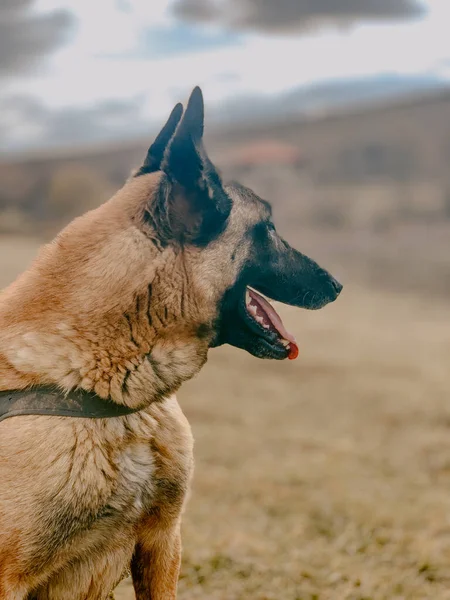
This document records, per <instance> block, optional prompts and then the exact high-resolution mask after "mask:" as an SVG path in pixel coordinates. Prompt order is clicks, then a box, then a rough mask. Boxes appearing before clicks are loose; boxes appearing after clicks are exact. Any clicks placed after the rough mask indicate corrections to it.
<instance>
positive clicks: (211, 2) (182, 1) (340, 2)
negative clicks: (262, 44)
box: [174, 0, 424, 33]
mask: <svg viewBox="0 0 450 600" xmlns="http://www.w3.org/2000/svg"><path fill="white" fill-rule="evenodd" d="M423 10H424V9H423V5H421V4H419V3H418V2H416V1H415V0H220V1H218V0H176V2H175V4H174V14H175V15H176V16H177V17H179V18H181V19H184V20H188V21H195V22H214V23H222V24H224V25H226V26H230V27H233V28H236V29H242V30H245V29H249V30H259V31H265V32H269V33H270V32H272V33H273V32H289V31H299V30H302V29H309V28H314V27H317V26H320V25H323V24H328V23H334V24H340V23H342V24H347V23H352V22H354V21H358V20H396V19H405V18H410V17H415V16H418V15H420V14H422V13H423Z"/></svg>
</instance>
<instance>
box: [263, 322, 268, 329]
mask: <svg viewBox="0 0 450 600" xmlns="http://www.w3.org/2000/svg"><path fill="white" fill-rule="evenodd" d="M263 327H264V329H270V326H269V325H268V323H266V322H265V321H264V323H263Z"/></svg>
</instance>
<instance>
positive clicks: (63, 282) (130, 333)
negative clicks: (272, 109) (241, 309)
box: [0, 88, 338, 600]
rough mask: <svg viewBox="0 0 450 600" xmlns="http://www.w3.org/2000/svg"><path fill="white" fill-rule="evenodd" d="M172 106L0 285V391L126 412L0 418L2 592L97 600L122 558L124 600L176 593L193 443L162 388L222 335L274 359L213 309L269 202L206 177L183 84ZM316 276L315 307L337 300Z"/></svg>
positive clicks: (196, 119)
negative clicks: (100, 199) (126, 411)
mask: <svg viewBox="0 0 450 600" xmlns="http://www.w3.org/2000/svg"><path fill="white" fill-rule="evenodd" d="M181 113H182V108H181V106H179V105H178V106H177V107H176V108H175V109H174V112H173V113H172V115H171V117H170V119H169V121H168V123H167V124H166V126H165V128H164V129H163V130H162V132H161V134H160V135H159V136H158V138H157V140H156V141H155V143H154V144H153V145H152V147H151V148H150V150H149V153H148V156H147V158H146V160H145V162H144V165H143V166H142V167H141V169H140V170H139V171H138V172H137V173H136V175H135V176H133V177H132V178H130V180H129V181H128V182H126V184H125V186H124V187H123V188H122V189H121V190H120V191H119V192H118V193H117V194H116V195H115V196H114V197H113V198H112V199H111V200H110V201H109V202H107V203H106V204H104V205H102V206H100V207H99V208H98V209H96V210H94V211H91V212H89V213H87V214H85V215H83V216H81V217H80V218H78V219H76V220H75V221H73V222H72V223H71V224H70V225H69V226H68V227H67V228H66V229H64V230H63V231H62V232H61V233H60V234H59V235H58V237H57V238H56V239H55V240H54V241H53V242H51V243H50V244H48V245H47V246H44V247H43V249H42V250H41V252H40V254H39V256H38V257H37V259H36V260H35V262H34V263H33V264H32V265H31V266H30V268H29V269H28V270H27V271H26V272H25V273H23V274H22V275H21V276H20V277H19V278H18V279H17V280H16V281H15V282H14V283H13V284H12V285H10V286H9V287H8V288H7V289H6V290H4V291H3V292H2V293H1V295H0V330H1V338H0V389H2V390H10V389H26V388H28V387H30V386H34V385H53V386H55V387H57V388H59V389H60V390H61V392H62V393H63V392H64V391H67V390H71V389H76V388H82V389H84V390H89V391H95V392H96V393H97V394H98V395H99V396H100V397H102V398H109V399H112V400H113V401H115V402H117V403H121V404H125V405H127V406H130V407H133V408H136V407H139V408H141V410H140V411H139V412H137V413H135V414H131V415H128V416H123V417H115V418H110V419H98V420H90V419H72V418H70V417H69V418H67V417H48V416H20V417H12V418H10V419H7V420H6V421H4V422H2V424H1V425H0V482H1V484H0V600H68V599H69V598H70V600H102V599H105V598H107V597H108V594H109V593H110V591H111V589H112V588H113V587H114V585H115V584H116V583H117V582H118V581H119V580H120V578H121V576H122V574H123V572H124V571H126V569H127V568H129V567H131V573H132V577H133V583H134V587H135V591H136V597H137V599H138V600H144V599H145V600H149V599H150V598H151V599H152V600H173V599H175V598H176V585H177V578H178V571H179V564H180V519H181V513H182V510H183V506H184V503H185V499H186V495H187V492H188V488H189V481H190V479H191V474H192V467H193V455H192V447H193V440H192V435H191V430H190V427H189V424H188V422H187V421H186V419H185V417H184V415H183V413H182V411H181V409H180V407H179V405H178V403H177V401H176V399H175V396H174V395H173V394H174V392H175V391H176V390H177V389H178V387H179V386H180V385H181V383H182V382H183V381H186V380H188V379H189V378H191V377H193V376H194V375H195V374H196V373H197V372H198V371H199V370H200V368H201V367H202V366H203V364H204V363H205V361H206V358H207V352H208V349H209V348H210V347H211V346H214V345H219V344H220V343H224V342H226V341H228V342H229V343H234V344H235V345H237V346H239V347H242V348H246V349H247V350H249V351H251V352H252V353H254V354H255V355H257V356H269V355H270V352H272V353H273V356H271V357H273V358H285V355H282V353H283V352H284V349H283V347H281V349H280V348H277V347H276V345H274V346H273V348H272V350H271V346H270V345H263V341H261V339H262V338H261V339H260V338H258V336H257V335H255V333H252V332H247V333H242V335H241V334H239V335H237V334H236V340H237V341H236V342H235V341H233V340H234V338H233V337H232V336H231V333H229V332H231V330H232V328H231V326H228V325H227V323H228V321H227V319H226V318H225V316H224V315H226V314H228V313H227V311H229V306H231V304H230V301H229V300H227V303H225V304H224V297H225V296H226V297H227V298H229V294H230V290H233V289H234V288H235V286H236V285H237V283H238V282H240V281H241V279H242V277H243V273H244V272H245V273H246V272H247V271H246V265H247V264H249V263H250V262H252V261H253V263H252V264H256V263H255V256H256V253H255V248H257V247H258V246H257V244H258V243H262V242H261V240H260V239H259V238H258V239H259V241H255V239H256V237H258V235H259V237H261V231H259V230H258V226H259V225H261V223H263V224H264V223H265V224H267V223H269V221H270V210H269V207H268V205H267V203H265V202H263V201H261V200H260V199H258V198H257V197H256V196H255V195H253V194H252V193H251V192H250V191H248V190H244V188H240V187H239V186H232V187H229V188H224V187H223V186H222V183H221V181H220V177H219V176H218V174H217V172H216V171H215V170H214V168H213V166H212V165H211V163H210V161H209V159H208V158H207V156H206V154H205V152H204V150H203V146H202V144H201V137H202V133H203V102H202V98H201V93H200V91H199V90H198V88H197V89H196V90H195V91H194V93H193V95H192V96H191V99H190V102H189V104H188V108H187V109H186V111H185V113H184V116H183V118H181ZM180 118H181V121H180ZM174 132H175V133H174ZM264 227H265V225H264ZM260 229H261V228H260ZM258 231H259V233H258ZM270 235H272V233H271V234H270ZM274 235H275V234H273V236H274ZM255 236H256V237H255ZM273 236H272V237H273ZM280 240H281V238H277V239H275V238H274V237H273V240H272V242H273V247H274V248H278V249H280V252H281V249H283V252H286V248H288V246H287V244H286V245H285V246H282V245H283V244H285V242H283V241H282V240H281V241H280ZM263 242H264V244H266V245H267V240H266V241H264V240H263ZM255 244H256V246H255ZM291 250H292V249H290V250H289V252H291ZM292 252H294V251H293V250H292ZM298 254H299V253H298ZM289 256H291V255H289ZM293 256H294V255H292V256H291V258H292V257H293ZM299 256H302V260H303V259H305V260H306V257H303V255H300V254H299ZM264 257H265V258H264V260H268V259H267V256H266V255H265V254H264ZM292 260H293V259H292ZM308 260H309V259H308ZM308 264H309V263H308ZM310 264H311V265H313V266H314V268H316V267H317V265H315V263H313V261H310ZM280 265H281V263H280ZM280 265H278V267H280ZM281 266H282V265H281ZM278 267H277V268H278ZM272 268H274V267H273V265H272ZM308 268H310V267H308ZM317 269H318V271H317V273H318V275H317V277H318V280H319V279H320V285H319V284H317V286H316V287H317V294H319V295H317V294H316V296H315V298H316V300H315V302H316V304H317V306H311V307H314V308H316V307H318V305H319V304H320V303H322V304H324V303H326V302H327V301H330V300H332V299H334V297H335V296H336V295H337V294H336V292H335V291H334V292H332V291H331V289H332V288H333V286H334V289H336V282H335V283H333V284H332V285H331V284H330V283H329V281H331V278H330V279H329V280H327V281H325V279H326V277H325V275H324V273H326V272H325V271H323V270H321V269H320V268H319V267H317ZM326 275H327V276H328V274H326ZM310 276H311V274H310V273H309V271H308V277H310ZM328 277H330V276H328ZM284 279H286V277H284ZM291 279H292V278H291ZM291 279H289V281H291ZM286 281H287V279H286ZM333 281H334V280H333ZM330 285H331V287H330ZM326 286H328V287H326ZM325 287H326V290H325V291H324V289H325ZM319 288H320V289H319ZM337 293H338V292H337ZM227 294H228V296H227ZM320 294H322V296H320ZM319 296H320V298H321V299H322V300H320V298H319ZM299 297H300V296H299ZM291 300H292V301H291V303H293V304H297V305H301V304H300V302H295V301H294V299H293V298H291ZM286 301H290V300H289V299H286ZM236 320H237V318H236ZM219 330H220V331H222V333H220V332H219ZM242 331H243V330H242ZM249 331H250V330H249ZM227 335H230V336H231V337H230V338H229V339H228V338H227ZM265 343H266V342H265ZM277 353H278V354H277Z"/></svg>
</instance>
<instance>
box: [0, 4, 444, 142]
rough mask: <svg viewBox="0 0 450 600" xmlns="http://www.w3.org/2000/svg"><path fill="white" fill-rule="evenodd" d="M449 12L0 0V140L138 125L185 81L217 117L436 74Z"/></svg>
mask: <svg viewBox="0 0 450 600" xmlns="http://www.w3.org/2000/svg"><path fill="white" fill-rule="evenodd" d="M449 22H450V0H428V2H426V0H417V1H415V0H0V150H3V151H4V150H18V149H19V150H20V149H25V148H30V147H39V146H43V145H46V146H58V145H67V144H70V145H74V144H79V143H89V142H100V141H104V140H107V139H114V138H115V139H119V138H125V137H129V138H132V137H134V136H136V135H143V134H144V135H145V133H146V131H149V130H152V128H153V127H154V125H155V123H158V121H160V120H161V119H164V117H165V116H166V115H167V113H168V111H169V110H170V108H171V107H172V105H173V104H174V103H175V102H177V101H179V100H185V99H186V96H187V94H188V93H189V90H190V89H191V88H192V87H193V86H194V85H197V84H198V85H201V86H202V88H203V91H204V94H205V97H206V101H207V106H208V110H209V112H210V114H211V115H212V117H218V116H220V114H221V111H222V114H224V112H223V111H225V110H226V109H227V107H228V109H229V107H230V106H231V107H233V106H237V105H239V102H241V101H242V106H245V107H247V109H248V107H250V112H251V103H252V101H254V102H255V103H257V102H260V101H261V100H265V101H275V102H276V101H277V99H278V98H279V99H280V107H282V106H283V104H282V102H281V100H282V98H283V97H285V96H286V95H288V94H289V93H291V92H292V91H293V90H296V89H297V88H299V86H303V85H311V84H314V83H320V82H326V81H328V80H330V79H331V80H339V79H347V78H357V77H371V76H374V75H377V74H386V73H396V74H399V75H402V76H405V77H407V76H411V75H414V76H416V75H420V74H424V75H429V74H432V75H433V76H435V77H439V78H443V79H447V78H449V79H450V77H449V74H450V36H449V35H448V23H449ZM225 114H227V118H228V114H229V113H228V112H227V113H225ZM231 114H232V111H231Z"/></svg>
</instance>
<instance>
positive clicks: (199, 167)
mask: <svg viewBox="0 0 450 600" xmlns="http://www.w3.org/2000/svg"><path fill="white" fill-rule="evenodd" d="M203 121H204V105H203V95H202V92H201V90H200V88H199V87H196V88H195V89H194V90H193V92H192V94H191V96H190V98H189V102H188V105H187V107H186V110H185V112H184V115H183V118H182V119H181V121H180V123H179V124H178V127H177V128H176V130H175V133H174V135H173V136H172V138H171V140H170V142H169V144H168V146H167V149H166V151H165V154H164V159H163V162H162V165H161V170H162V171H163V172H164V173H165V174H166V177H165V178H163V180H162V181H161V187H160V191H159V199H158V204H159V206H158V207H155V208H157V211H156V212H157V213H158V214H159V215H160V216H163V217H164V223H162V222H160V223H159V226H160V231H161V230H164V231H165V232H166V236H167V235H168V236H169V237H171V238H172V239H174V240H177V241H180V242H182V243H183V242H186V243H193V244H196V245H204V244H206V243H208V242H209V241H210V240H211V239H213V238H214V237H215V236H217V235H218V234H219V233H220V232H221V231H222V230H223V228H224V226H225V222H226V220H227V218H228V215H229V213H230V210H231V200H230V198H229V196H228V195H227V193H226V192H225V190H224V188H223V186H222V181H221V178H220V176H219V174H218V172H217V170H216V169H215V167H214V166H213V164H212V163H211V161H210V160H209V158H208V156H207V155H206V152H205V150H204V147H203V141H202V139H203Z"/></svg>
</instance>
